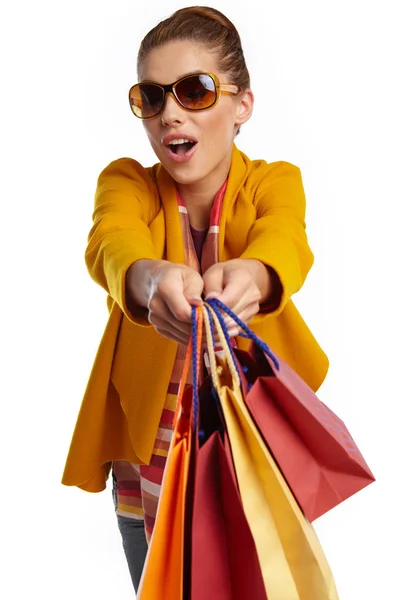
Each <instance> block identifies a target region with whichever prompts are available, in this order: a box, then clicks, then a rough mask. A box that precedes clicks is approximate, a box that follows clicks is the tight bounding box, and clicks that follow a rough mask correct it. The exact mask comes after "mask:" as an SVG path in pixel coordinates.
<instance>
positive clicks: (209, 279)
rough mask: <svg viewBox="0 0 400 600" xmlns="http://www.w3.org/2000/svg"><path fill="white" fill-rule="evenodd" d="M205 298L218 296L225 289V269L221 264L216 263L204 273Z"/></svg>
mask: <svg viewBox="0 0 400 600" xmlns="http://www.w3.org/2000/svg"><path fill="white" fill-rule="evenodd" d="M203 281H204V298H205V299H206V300H211V298H218V297H219V296H220V295H221V294H222V292H223V289H224V270H223V268H222V266H221V265H214V266H213V267H211V268H210V269H208V271H206V272H205V273H204V276H203Z"/></svg>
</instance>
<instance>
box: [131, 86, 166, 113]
mask: <svg viewBox="0 0 400 600" xmlns="http://www.w3.org/2000/svg"><path fill="white" fill-rule="evenodd" d="M129 101H130V103H131V107H132V111H133V112H134V113H135V115H136V116H137V117H140V118H141V119H149V118H150V117H154V116H155V115H156V114H158V113H159V112H160V111H161V109H162V106H163V103H164V90H163V88H162V87H160V86H158V85H155V84H154V83H137V84H136V85H134V86H133V88H132V89H131V91H130V92H129Z"/></svg>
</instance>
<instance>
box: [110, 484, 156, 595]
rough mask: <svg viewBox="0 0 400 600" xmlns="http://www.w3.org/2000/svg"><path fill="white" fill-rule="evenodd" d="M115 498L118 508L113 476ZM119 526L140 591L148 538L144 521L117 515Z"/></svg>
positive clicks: (129, 564) (135, 584) (132, 573)
mask: <svg viewBox="0 0 400 600" xmlns="http://www.w3.org/2000/svg"><path fill="white" fill-rule="evenodd" d="M112 494H113V500H114V506H115V510H117V506H118V500H117V487H116V483H115V479H114V477H113V490H112ZM117 520H118V527H119V530H120V533H121V537H122V545H123V548H124V552H125V556H126V560H127V562H128V567H129V572H130V574H131V579H132V583H133V587H134V588H135V591H136V592H137V591H138V588H139V583H140V578H141V576H142V572H143V567H144V562H145V560H146V554H147V547H148V546H147V540H146V536H145V533H144V521H143V520H140V521H138V520H137V519H130V518H129V517H121V516H120V515H117Z"/></svg>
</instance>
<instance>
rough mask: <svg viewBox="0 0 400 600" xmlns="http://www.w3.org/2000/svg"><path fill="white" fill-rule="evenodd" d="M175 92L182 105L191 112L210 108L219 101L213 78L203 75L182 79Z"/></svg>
mask: <svg viewBox="0 0 400 600" xmlns="http://www.w3.org/2000/svg"><path fill="white" fill-rule="evenodd" d="M175 92H176V95H177V96H178V98H179V101H180V102H181V104H182V105H183V106H184V107H185V108H189V109H191V110H201V109H202V108H209V107H210V106H212V105H213V104H214V103H215V101H216V99H217V92H216V88H215V83H214V80H213V78H212V77H210V76H209V75H205V74H202V73H201V74H199V75H191V76H190V77H186V78H185V79H182V81H180V82H179V83H178V84H177V86H176V87H175Z"/></svg>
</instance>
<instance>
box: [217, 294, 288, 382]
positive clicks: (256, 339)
mask: <svg viewBox="0 0 400 600" xmlns="http://www.w3.org/2000/svg"><path fill="white" fill-rule="evenodd" d="M207 302H208V303H209V304H210V305H211V306H212V307H213V309H214V310H215V312H216V314H217V315H218V318H219V320H220V321H221V319H222V320H223V315H222V314H221V312H220V311H221V310H223V311H224V312H226V314H227V315H229V316H230V317H231V319H233V320H234V321H235V322H236V323H237V324H238V325H239V327H240V328H241V329H243V331H244V332H245V333H246V337H247V338H249V339H250V340H252V341H253V342H254V343H255V344H256V346H257V347H258V348H260V350H262V351H263V352H265V354H266V355H267V356H269V358H270V359H271V360H272V362H273V363H274V365H275V368H276V370H277V371H279V362H278V360H277V358H276V357H275V356H274V355H273V354H272V352H271V350H270V348H269V346H268V345H267V344H266V343H265V342H264V340H262V339H261V338H259V337H258V335H256V334H255V333H254V331H251V329H249V327H247V325H246V323H244V322H243V321H242V320H241V319H239V317H238V316H237V315H235V313H234V312H233V311H232V310H231V309H230V308H228V307H227V306H226V305H225V304H224V303H223V302H221V301H220V300H218V298H211V299H210V300H207ZM221 324H222V321H221ZM224 326H225V328H224ZM223 328H224V333H225V335H226V336H227V341H228V343H229V335H228V329H227V327H226V325H225V323H224V325H223ZM229 345H230V344H229Z"/></svg>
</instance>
